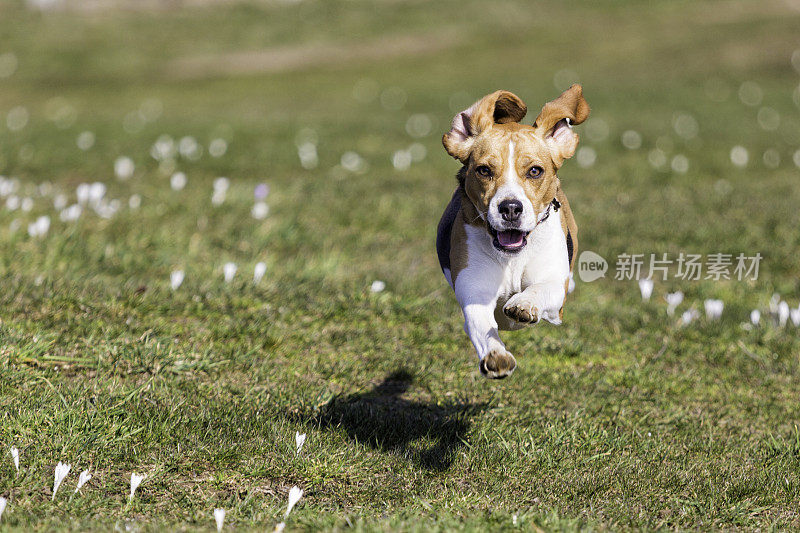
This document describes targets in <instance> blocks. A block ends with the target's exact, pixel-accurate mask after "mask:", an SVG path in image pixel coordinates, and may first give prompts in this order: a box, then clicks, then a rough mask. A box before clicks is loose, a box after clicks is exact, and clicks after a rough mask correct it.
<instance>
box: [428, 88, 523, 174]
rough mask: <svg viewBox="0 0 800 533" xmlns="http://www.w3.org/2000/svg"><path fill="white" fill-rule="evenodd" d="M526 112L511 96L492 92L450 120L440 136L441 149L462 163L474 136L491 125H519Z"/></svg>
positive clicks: (516, 99)
mask: <svg viewBox="0 0 800 533" xmlns="http://www.w3.org/2000/svg"><path fill="white" fill-rule="evenodd" d="M527 112H528V108H527V106H526V105H525V103H524V102H523V101H522V100H520V99H519V97H518V96H517V95H515V94H514V93H511V92H509V91H495V92H493V93H492V94H489V95H487V96H484V97H483V98H481V99H480V100H478V101H477V102H475V103H474V104H472V105H471V106H470V107H469V108H468V109H465V110H464V111H462V112H461V113H458V114H457V115H456V116H455V118H453V124H452V126H451V128H450V131H448V132H447V133H445V135H444V137H442V144H444V149H445V150H447V153H448V154H450V155H451V156H453V157H455V158H456V159H458V160H459V161H461V162H462V163H464V162H466V161H467V159H468V158H469V152H470V148H471V147H472V143H473V141H474V140H475V137H476V136H477V135H478V134H480V133H482V132H484V131H486V130H488V129H489V128H491V127H492V126H494V125H495V124H505V123H507V122H519V121H520V120H522V119H523V117H525V113H527Z"/></svg>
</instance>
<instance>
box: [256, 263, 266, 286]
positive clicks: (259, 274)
mask: <svg viewBox="0 0 800 533" xmlns="http://www.w3.org/2000/svg"><path fill="white" fill-rule="evenodd" d="M266 273H267V264H266V263H264V262H258V263H256V266H255V268H253V283H255V284H258V283H259V282H260V281H261V278H263V277H264V274H266Z"/></svg>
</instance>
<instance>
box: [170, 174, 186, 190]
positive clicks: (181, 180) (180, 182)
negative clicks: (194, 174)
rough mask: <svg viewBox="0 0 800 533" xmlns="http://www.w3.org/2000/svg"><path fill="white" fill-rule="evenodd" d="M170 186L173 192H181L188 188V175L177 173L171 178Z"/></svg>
mask: <svg viewBox="0 0 800 533" xmlns="http://www.w3.org/2000/svg"><path fill="white" fill-rule="evenodd" d="M169 186H170V187H172V190H173V191H180V190H181V189H183V188H184V187H186V174H184V173H183V172H176V173H174V174H173V175H172V177H170V178H169Z"/></svg>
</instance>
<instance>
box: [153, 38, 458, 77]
mask: <svg viewBox="0 0 800 533" xmlns="http://www.w3.org/2000/svg"><path fill="white" fill-rule="evenodd" d="M461 42H462V40H461V39H460V38H459V37H457V36H456V35H455V33H453V32H439V33H437V34H436V35H417V36H414V35H396V36H387V37H384V38H381V39H378V40H375V41H369V42H361V43H349V44H331V43H311V44H302V45H297V46H279V47H272V48H267V49H263V50H252V51H245V52H233V53H227V54H209V55H197V56H190V57H184V58H179V59H176V60H174V61H172V62H170V63H169V64H168V65H167V73H168V75H169V76H170V77H175V78H180V79H195V78H206V77H210V76H230V75H242V74H276V73H281V72H291V71H297V70H304V69H310V68H317V67H323V66H330V65H341V66H343V65H348V64H352V63H367V62H376V61H383V60H389V59H396V58H401V57H410V56H420V55H430V54H434V53H437V52H441V51H443V50H447V49H450V48H453V47H455V46H458V45H459V44H461Z"/></svg>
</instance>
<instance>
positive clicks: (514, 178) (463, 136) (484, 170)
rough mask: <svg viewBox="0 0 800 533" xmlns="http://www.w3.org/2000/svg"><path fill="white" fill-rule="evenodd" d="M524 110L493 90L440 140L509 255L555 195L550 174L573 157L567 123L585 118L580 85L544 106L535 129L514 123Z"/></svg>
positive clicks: (515, 100)
mask: <svg viewBox="0 0 800 533" xmlns="http://www.w3.org/2000/svg"><path fill="white" fill-rule="evenodd" d="M526 111H527V108H526V106H525V104H524V103H523V102H522V100H520V99H519V98H518V97H517V96H515V95H514V94H512V93H510V92H508V91H497V92H495V93H492V94H490V95H488V96H486V97H484V98H483V99H481V100H480V101H478V102H476V103H475V104H474V105H472V106H471V107H470V108H469V109H466V110H464V111H462V112H461V113H459V114H458V115H456V116H455V118H454V119H453V126H452V129H451V130H450V131H449V132H448V133H447V134H445V136H444V138H443V139H442V142H443V144H444V146H445V149H446V150H447V152H448V153H449V154H450V155H452V156H453V157H455V158H456V159H458V160H459V161H461V162H462V163H463V164H464V170H463V176H464V188H465V190H466V193H467V197H468V198H469V199H470V201H471V202H472V203H473V204H474V206H475V208H476V209H477V211H478V213H479V214H480V215H481V217H482V218H483V220H484V221H485V222H486V230H487V231H488V232H489V235H490V236H491V237H492V242H493V244H494V246H495V248H497V249H498V250H500V251H501V252H504V253H508V254H514V253H517V252H519V251H520V250H522V249H523V248H524V247H525V245H526V244H527V237H528V235H529V234H530V232H531V231H533V229H534V228H535V227H536V225H537V223H538V222H539V221H540V220H542V219H543V218H544V217H545V216H546V213H547V209H548V205H549V204H550V202H551V201H552V200H553V198H554V197H555V195H556V191H557V189H558V177H557V176H556V171H557V170H558V169H559V168H560V167H561V165H562V164H563V163H564V160H565V159H567V158H570V157H572V155H573V154H574V153H575V148H576V147H577V145H578V136H577V135H576V134H575V133H574V132H573V131H572V124H580V123H581V122H583V121H584V120H586V117H588V116H589V105H588V104H587V103H586V100H584V99H583V95H582V91H581V87H580V85H573V86H572V87H570V88H569V89H568V90H567V91H565V92H564V93H563V94H562V95H561V96H560V97H558V98H557V99H556V100H553V101H552V102H550V103H548V104H546V105H545V106H544V107H543V108H542V111H541V113H540V114H539V116H538V117H537V118H536V121H535V122H534V124H533V126H528V125H523V124H520V123H519V121H520V120H522V118H523V117H524V116H525V113H526Z"/></svg>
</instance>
